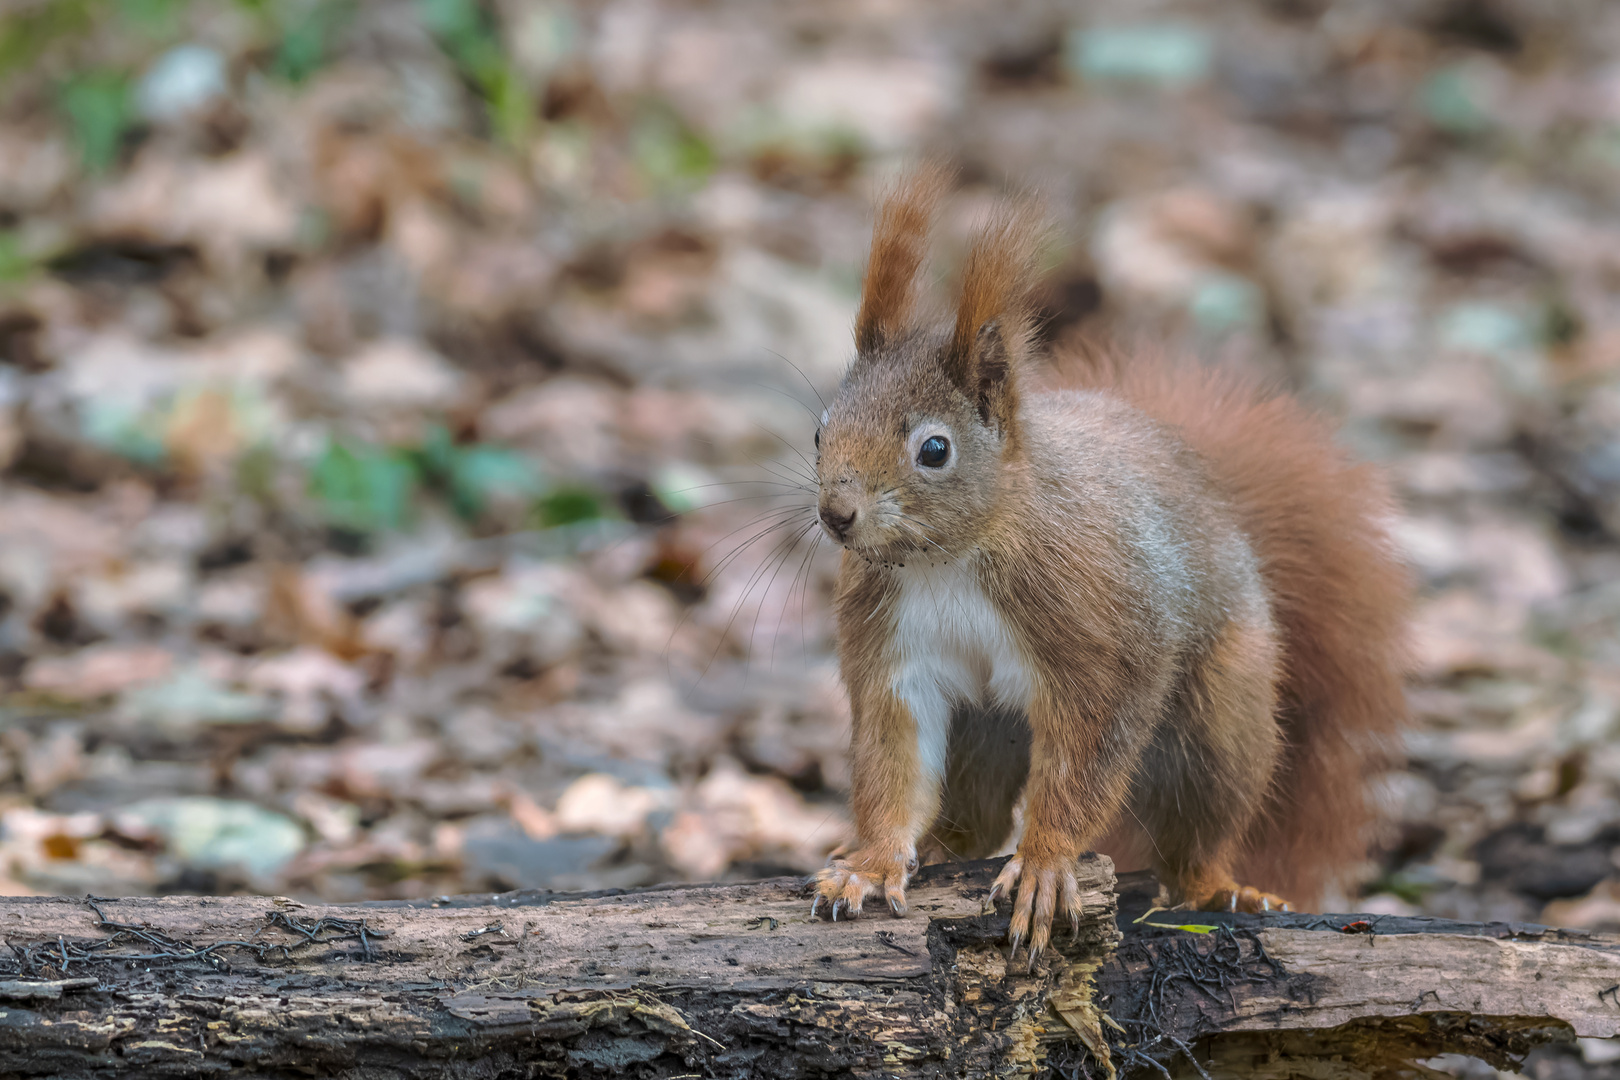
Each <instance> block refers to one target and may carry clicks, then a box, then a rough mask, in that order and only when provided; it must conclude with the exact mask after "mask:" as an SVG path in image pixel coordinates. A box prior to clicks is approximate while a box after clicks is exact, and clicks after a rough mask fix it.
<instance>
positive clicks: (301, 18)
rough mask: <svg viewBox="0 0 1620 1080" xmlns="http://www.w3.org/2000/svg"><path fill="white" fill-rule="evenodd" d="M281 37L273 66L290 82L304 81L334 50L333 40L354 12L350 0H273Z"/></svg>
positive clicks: (271, 5) (273, 11)
mask: <svg viewBox="0 0 1620 1080" xmlns="http://www.w3.org/2000/svg"><path fill="white" fill-rule="evenodd" d="M265 10H267V11H269V12H271V13H272V17H273V18H274V19H275V21H276V24H277V28H278V30H279V32H280V34H281V41H280V43H279V44H278V45H277V46H276V52H275V57H274V58H273V59H272V60H271V61H270V70H271V71H272V72H273V73H274V74H276V75H279V76H280V77H282V78H283V79H286V80H287V81H288V82H294V83H297V82H303V81H304V80H305V79H307V78H309V77H310V76H311V75H313V74H315V72H316V71H317V70H319V68H320V66H321V65H322V64H323V63H325V62H326V58H327V56H328V54H330V53H331V51H332V42H333V40H334V39H336V38H337V37H338V35H340V34H342V33H343V29H344V27H346V26H347V25H348V24H349V20H350V19H351V18H353V16H354V5H353V4H352V3H350V2H348V0H313V2H311V3H304V4H287V3H281V4H270V5H266V6H265Z"/></svg>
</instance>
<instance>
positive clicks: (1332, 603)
mask: <svg viewBox="0 0 1620 1080" xmlns="http://www.w3.org/2000/svg"><path fill="white" fill-rule="evenodd" d="M1058 370H1059V372H1060V376H1061V377H1060V380H1059V381H1061V382H1062V383H1063V384H1064V385H1067V386H1076V385H1078V386H1085V387H1089V388H1093V389H1102V390H1109V391H1112V392H1114V393H1117V394H1119V395H1121V396H1122V397H1124V398H1126V399H1127V400H1129V401H1131V402H1132V403H1133V404H1135V405H1136V407H1137V408H1139V409H1141V410H1142V411H1143V412H1145V413H1147V414H1148V415H1150V416H1152V417H1154V418H1155V419H1157V420H1159V421H1161V422H1163V423H1167V424H1171V425H1174V426H1175V427H1177V428H1179V429H1180V431H1181V432H1182V435H1183V437H1184V438H1185V439H1186V440H1187V442H1188V443H1189V444H1190V445H1192V446H1193V447H1194V448H1195V449H1197V450H1198V451H1199V452H1200V453H1201V454H1202V455H1203V456H1204V458H1205V459H1206V460H1207V462H1208V464H1209V467H1210V469H1211V470H1212V472H1213V474H1214V477H1215V479H1216V481H1217V482H1218V483H1219V484H1220V485H1221V486H1222V487H1223V488H1224V489H1225V491H1226V492H1227V494H1228V496H1229V497H1230V498H1231V500H1232V501H1233V502H1234V503H1235V505H1236V506H1237V507H1238V509H1239V511H1240V513H1241V516H1242V519H1243V524H1244V528H1245V531H1246V532H1247V534H1248V536H1249V541H1250V543H1251V544H1253V545H1254V548H1255V552H1256V554H1257V555H1258V556H1259V558H1260V562H1261V568H1262V573H1263V575H1264V577H1265V580H1266V583H1267V585H1268V586H1269V589H1270V592H1271V596H1272V604H1273V612H1272V614H1273V617H1274V618H1275V619H1276V620H1277V623H1278V625H1279V627H1280V628H1281V631H1282V635H1283V643H1284V664H1285V673H1284V683H1283V686H1282V688H1281V690H1282V692H1281V695H1280V706H1279V708H1280V716H1279V719H1280V720H1281V722H1282V725H1283V731H1284V737H1285V739H1286V741H1287V747H1286V751H1285V754H1284V759H1283V764H1282V768H1281V769H1280V770H1279V773H1278V776H1277V778H1276V781H1275V783H1274V784H1273V786H1272V790H1271V791H1270V792H1269V793H1268V794H1267V798H1266V806H1265V811H1264V813H1262V814H1261V816H1260V817H1259V819H1258V820H1257V822H1256V824H1255V826H1254V827H1253V828H1252V829H1251V832H1250V835H1249V837H1248V838H1247V843H1246V851H1245V854H1244V857H1243V858H1242V860H1241V861H1240V863H1239V865H1238V866H1237V867H1236V868H1235V870H1236V872H1237V875H1238V879H1239V881H1240V882H1242V883H1243V884H1246V885H1254V886H1256V887H1257V888H1260V889H1263V890H1266V891H1271V892H1276V893H1278V894H1280V895H1282V896H1285V897H1288V898H1289V899H1290V900H1293V901H1294V902H1295V903H1296V904H1301V905H1305V906H1306V907H1310V906H1314V904H1315V903H1316V902H1317V901H1318V899H1319V898H1320V895H1321V892H1322V890H1323V888H1324V887H1325V886H1326V885H1328V884H1329V883H1330V882H1332V881H1333V880H1334V878H1335V877H1336V876H1337V875H1340V874H1342V873H1343V872H1345V871H1346V870H1349V869H1351V868H1353V867H1354V865H1355V864H1356V863H1357V862H1359V861H1360V860H1361V859H1362V858H1364V857H1365V855H1366V853H1367V847H1368V843H1369V840H1370V838H1371V837H1370V828H1371V826H1372V823H1373V815H1372V809H1373V808H1372V806H1371V805H1370V802H1369V791H1368V781H1369V779H1370V777H1371V775H1372V774H1374V773H1375V772H1377V771H1379V770H1381V769H1382V768H1384V767H1386V766H1387V762H1388V760H1389V753H1390V751H1391V750H1392V749H1393V745H1392V744H1393V741H1394V740H1393V736H1394V735H1395V734H1396V732H1397V731H1398V730H1399V729H1400V727H1401V726H1402V724H1403V723H1404V721H1405V718H1406V704H1405V699H1404V694H1403V692H1402V676H1403V673H1404V670H1405V667H1406V662H1405V648H1404V646H1405V638H1404V632H1403V627H1404V623H1405V618H1406V615H1407V612H1408V608H1409V606H1410V599H1411V591H1412V583H1411V580H1410V575H1409V574H1408V572H1407V570H1406V568H1405V566H1404V565H1403V563H1402V561H1401V559H1400V558H1399V556H1398V554H1397V553H1396V551H1395V547H1394V544H1393V542H1392V541H1391V538H1390V536H1389V532H1388V529H1389V526H1390V524H1391V523H1392V521H1393V518H1394V500H1393V498H1392V496H1391V495H1390V493H1389V491H1388V489H1387V488H1386V486H1385V484H1384V482H1383V480H1382V478H1381V476H1380V475H1379V473H1378V472H1377V470H1375V469H1374V468H1373V467H1371V466H1368V465H1358V464H1355V463H1354V462H1352V461H1351V459H1350V458H1349V456H1348V454H1346V452H1345V451H1344V450H1343V449H1341V448H1340V447H1339V446H1337V445H1335V442H1334V426H1333V424H1332V423H1331V422H1330V421H1329V420H1328V419H1327V418H1325V417H1323V416H1321V415H1319V414H1317V413H1315V412H1313V411H1311V410H1309V409H1307V408H1306V407H1305V406H1303V405H1302V404H1300V403H1299V402H1298V401H1297V400H1295V399H1294V398H1292V397H1290V396H1288V395H1285V394H1279V393H1276V392H1268V391H1267V390H1266V389H1265V388H1264V387H1263V386H1261V385H1260V384H1259V383H1258V382H1256V381H1255V380H1252V379H1249V378H1246V377H1244V376H1242V375H1239V374H1236V373H1233V372H1231V371H1225V370H1219V369H1213V368H1210V367H1207V366H1203V365H1198V364H1194V363H1185V362H1174V361H1169V360H1166V359H1164V358H1162V357H1159V356H1155V355H1151V354H1149V355H1146V356H1140V357H1132V358H1130V359H1129V360H1124V359H1121V358H1118V357H1113V356H1109V355H1105V354H1098V355H1075V356H1072V357H1066V358H1064V359H1063V360H1062V361H1061V362H1060V364H1059V368H1058Z"/></svg>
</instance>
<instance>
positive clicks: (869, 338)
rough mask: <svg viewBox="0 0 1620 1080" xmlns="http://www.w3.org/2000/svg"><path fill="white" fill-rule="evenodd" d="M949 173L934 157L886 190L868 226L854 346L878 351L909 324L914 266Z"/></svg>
mask: <svg viewBox="0 0 1620 1080" xmlns="http://www.w3.org/2000/svg"><path fill="white" fill-rule="evenodd" d="M950 180H951V174H950V172H949V171H948V170H946V169H945V167H944V166H943V165H941V164H940V163H938V162H933V161H930V162H926V163H924V164H922V165H920V166H918V167H917V168H916V169H914V170H912V172H910V173H909V174H907V175H906V176H904V177H902V178H901V179H900V181H899V182H898V183H896V184H895V186H894V187H893V188H892V189H890V190H889V192H888V193H887V195H885V197H884V199H883V204H882V205H881V206H880V207H879V208H878V214H877V221H876V222H875V223H874V224H873V226H872V253H871V255H870V256H869V257H868V259H867V263H866V278H865V280H864V281H863V282H862V284H861V308H860V312H859V314H857V315H856V316H855V348H856V349H857V350H858V351H859V352H860V353H862V354H868V353H872V352H876V351H878V350H880V349H882V348H883V347H884V346H885V345H887V344H889V343H891V342H893V341H895V340H896V339H898V338H900V337H902V336H903V335H904V334H905V333H906V331H907V330H908V329H910V327H911V316H912V312H913V310H914V309H915V308H916V306H917V271H918V269H919V268H920V267H921V266H922V262H923V256H924V254H926V252H927V247H928V232H929V229H930V228H931V227H932V226H933V222H934V212H935V210H936V209H937V208H938V206H939V202H940V199H941V198H943V197H944V195H945V191H946V188H947V187H948V186H949V185H950Z"/></svg>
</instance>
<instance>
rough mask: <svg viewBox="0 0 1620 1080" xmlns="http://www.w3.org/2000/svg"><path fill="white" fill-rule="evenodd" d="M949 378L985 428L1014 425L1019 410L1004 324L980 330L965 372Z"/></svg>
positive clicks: (992, 323) (994, 321) (996, 322)
mask: <svg viewBox="0 0 1620 1080" xmlns="http://www.w3.org/2000/svg"><path fill="white" fill-rule="evenodd" d="M948 373H950V372H948ZM950 374H952V378H953V381H955V382H956V384H957V386H958V387H960V389H961V390H962V392H963V393H964V394H966V395H967V396H968V397H970V398H972V399H973V402H974V404H976V405H977V406H978V409H979V419H980V420H982V421H984V422H985V423H986V424H989V423H992V422H994V423H996V424H997V425H998V426H1000V427H1002V428H1003V429H1005V428H1006V426H1007V425H1008V424H1010V423H1011V422H1012V416H1013V412H1014V411H1015V408H1016V405H1015V401H1014V398H1015V394H1014V392H1013V391H1014V387H1013V351H1012V349H1011V348H1010V347H1009V343H1008V341H1007V335H1006V333H1005V332H1004V330H1003V328H1002V324H1001V320H999V319H991V320H990V321H988V322H986V323H985V324H984V325H983V326H980V327H979V332H978V333H977V334H974V335H973V347H972V351H971V352H970V353H969V354H968V363H967V365H966V367H965V370H963V371H962V372H961V373H960V376H958V375H957V374H955V373H950Z"/></svg>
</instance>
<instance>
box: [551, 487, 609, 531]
mask: <svg viewBox="0 0 1620 1080" xmlns="http://www.w3.org/2000/svg"><path fill="white" fill-rule="evenodd" d="M535 516H536V517H537V518H539V521H540V525H541V527H542V528H546V529H554V528H556V527H558V526H559V525H573V524H576V523H578V522H581V521H595V520H596V519H598V518H601V517H604V516H605V508H604V506H603V505H602V498H601V496H600V495H598V494H597V493H596V492H594V491H592V490H590V489H589V488H584V487H564V488H558V489H557V490H556V491H553V492H552V493H551V494H549V495H547V496H546V497H545V498H543V499H540V500H539V501H537V502H536V503H535Z"/></svg>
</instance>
